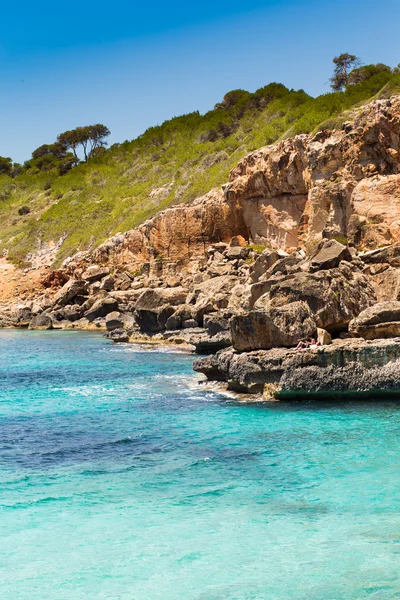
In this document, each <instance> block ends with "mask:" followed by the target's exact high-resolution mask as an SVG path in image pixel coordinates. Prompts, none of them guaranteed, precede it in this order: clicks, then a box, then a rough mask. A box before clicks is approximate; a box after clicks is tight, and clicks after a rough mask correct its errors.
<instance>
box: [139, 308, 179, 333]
mask: <svg viewBox="0 0 400 600" xmlns="http://www.w3.org/2000/svg"><path fill="white" fill-rule="evenodd" d="M173 313H174V307H173V306H171V305H169V304H164V305H163V306H160V307H158V308H151V309H150V308H149V309H145V308H142V309H141V308H139V309H135V313H134V314H135V320H136V323H137V324H138V325H139V327H140V329H141V331H145V332H149V333H155V332H157V331H162V330H163V329H165V328H166V323H167V320H168V318H169V317H170V316H171V315H172V314H173Z"/></svg>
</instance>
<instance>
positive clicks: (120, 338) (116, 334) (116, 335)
mask: <svg viewBox="0 0 400 600" xmlns="http://www.w3.org/2000/svg"><path fill="white" fill-rule="evenodd" d="M105 335H106V336H107V337H108V338H109V339H110V340H112V341H113V342H115V343H121V342H129V338H130V335H129V331H127V330H126V329H122V328H119V329H113V330H112V331H109V332H108V333H107V334H105Z"/></svg>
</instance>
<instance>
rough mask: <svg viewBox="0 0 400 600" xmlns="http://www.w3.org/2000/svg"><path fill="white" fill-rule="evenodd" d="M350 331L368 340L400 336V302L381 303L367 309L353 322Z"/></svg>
mask: <svg viewBox="0 0 400 600" xmlns="http://www.w3.org/2000/svg"><path fill="white" fill-rule="evenodd" d="M349 331H350V333H352V334H353V335H356V336H360V337H362V338H364V339H366V340H375V339H378V338H391V337H398V336H400V302H379V303H378V304H375V305H374V306H371V307H369V308H367V309H366V310H364V311H363V312H361V313H360V314H359V315H358V316H357V317H356V318H355V319H353V320H352V321H351V323H350V325H349Z"/></svg>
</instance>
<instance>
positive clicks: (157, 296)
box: [135, 287, 187, 310]
mask: <svg viewBox="0 0 400 600" xmlns="http://www.w3.org/2000/svg"><path fill="white" fill-rule="evenodd" d="M186 296H187V290H185V289H184V288H182V287H174V288H154V289H146V290H144V291H143V292H142V293H141V294H140V296H139V297H138V299H137V301H136V304H135V309H137V310H152V309H158V308H159V307H161V306H164V305H165V304H168V305H169V306H178V305H179V304H184V303H185V300H186Z"/></svg>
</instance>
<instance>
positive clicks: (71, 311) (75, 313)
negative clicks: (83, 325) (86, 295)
mask: <svg viewBox="0 0 400 600" xmlns="http://www.w3.org/2000/svg"><path fill="white" fill-rule="evenodd" d="M59 312H60V313H61V314H62V316H63V318H64V319H65V320H66V321H72V322H73V321H77V320H78V319H80V318H81V317H82V315H83V312H84V311H83V310H82V307H81V306H79V305H77V304H73V305H67V306H64V308H63V309H62V310H61V311H59Z"/></svg>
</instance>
